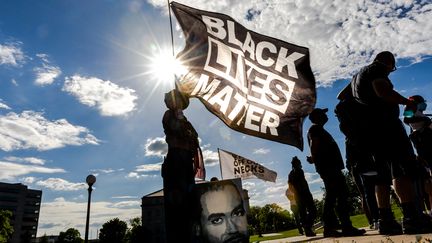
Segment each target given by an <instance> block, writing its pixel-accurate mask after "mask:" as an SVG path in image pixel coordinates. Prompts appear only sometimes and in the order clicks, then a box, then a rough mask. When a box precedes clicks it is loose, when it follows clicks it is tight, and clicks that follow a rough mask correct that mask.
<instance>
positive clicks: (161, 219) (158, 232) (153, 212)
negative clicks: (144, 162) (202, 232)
mask: <svg viewBox="0 0 432 243" xmlns="http://www.w3.org/2000/svg"><path fill="white" fill-rule="evenodd" d="M243 199H244V205H245V209H246V212H249V194H248V191H247V190H245V189H243ZM141 200H142V204H141V213H142V218H141V220H142V225H143V226H144V228H145V230H146V234H147V238H146V242H149V243H165V242H166V238H165V211H164V193H163V189H161V190H158V191H155V192H152V193H150V194H147V195H145V196H143V197H142V198H141Z"/></svg>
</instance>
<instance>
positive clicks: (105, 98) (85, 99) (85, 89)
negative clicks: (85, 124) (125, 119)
mask: <svg viewBox="0 0 432 243" xmlns="http://www.w3.org/2000/svg"><path fill="white" fill-rule="evenodd" d="M62 90H63V91H66V92H68V93H70V94H71V95H73V96H75V97H76V98H77V99H78V100H79V101H80V102H81V103H82V104H85V105H87V106H90V107H96V108H97V109H98V110H99V112H100V114H101V115H102V116H122V115H126V114H127V113H129V112H131V111H133V110H134V109H135V106H136V104H135V100H136V99H137V96H136V95H135V90H133V89H129V88H123V87H120V86H118V85H117V84H115V83H113V82H111V81H109V80H106V81H105V80H102V79H99V78H96V77H81V76H79V75H74V76H72V77H66V78H65V83H64V86H63V89H62Z"/></svg>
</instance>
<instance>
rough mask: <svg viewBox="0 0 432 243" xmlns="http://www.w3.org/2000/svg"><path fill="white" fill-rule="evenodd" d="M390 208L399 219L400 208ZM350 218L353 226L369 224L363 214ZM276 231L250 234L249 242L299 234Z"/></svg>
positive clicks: (319, 231)
mask: <svg viewBox="0 0 432 243" xmlns="http://www.w3.org/2000/svg"><path fill="white" fill-rule="evenodd" d="M392 210H393V213H394V215H395V218H396V220H399V219H400V218H401V217H402V212H401V210H400V208H398V207H397V206H395V205H393V206H392ZM350 219H351V222H352V224H353V226H354V227H357V228H361V227H367V226H369V223H368V221H367V218H366V216H365V215H364V214H359V215H354V216H351V218H350ZM322 231H323V229H322V228H321V229H319V230H316V233H322ZM277 233H278V234H280V235H275V236H266V237H258V235H252V236H251V237H250V238H249V242H259V241H265V240H277V239H282V238H287V237H293V236H299V235H300V234H299V233H298V230H297V229H292V230H287V231H282V232H277Z"/></svg>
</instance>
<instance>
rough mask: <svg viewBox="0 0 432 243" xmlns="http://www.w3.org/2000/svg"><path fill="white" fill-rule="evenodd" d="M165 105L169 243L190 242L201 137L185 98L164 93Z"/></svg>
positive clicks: (166, 212)
mask: <svg viewBox="0 0 432 243" xmlns="http://www.w3.org/2000/svg"><path fill="white" fill-rule="evenodd" d="M165 104H166V106H167V107H168V109H169V110H167V111H166V112H165V114H164V117H163V120H162V124H163V128H164V132H165V140H166V142H167V144H168V154H167V156H166V158H165V160H164V163H163V164H162V177H163V184H164V204H165V205H164V206H165V226H166V236H167V242H168V243H171V242H191V241H192V219H191V215H192V188H193V185H194V184H195V180H194V175H195V171H194V166H193V164H194V158H196V156H197V153H198V151H199V149H198V148H199V145H198V134H197V132H196V131H195V129H194V128H193V126H192V124H191V123H190V122H189V121H188V120H187V119H186V117H185V116H184V115H183V110H184V109H186V108H187V106H188V105H189V101H188V99H187V98H186V97H184V96H183V95H182V94H181V93H180V92H178V91H177V90H172V91H170V92H168V93H166V94H165ZM179 221H181V223H179Z"/></svg>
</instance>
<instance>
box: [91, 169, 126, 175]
mask: <svg viewBox="0 0 432 243" xmlns="http://www.w3.org/2000/svg"><path fill="white" fill-rule="evenodd" d="M90 171H91V172H92V173H97V174H99V173H103V174H111V173H114V172H116V171H122V169H119V170H115V169H111V168H108V169H94V170H90Z"/></svg>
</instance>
